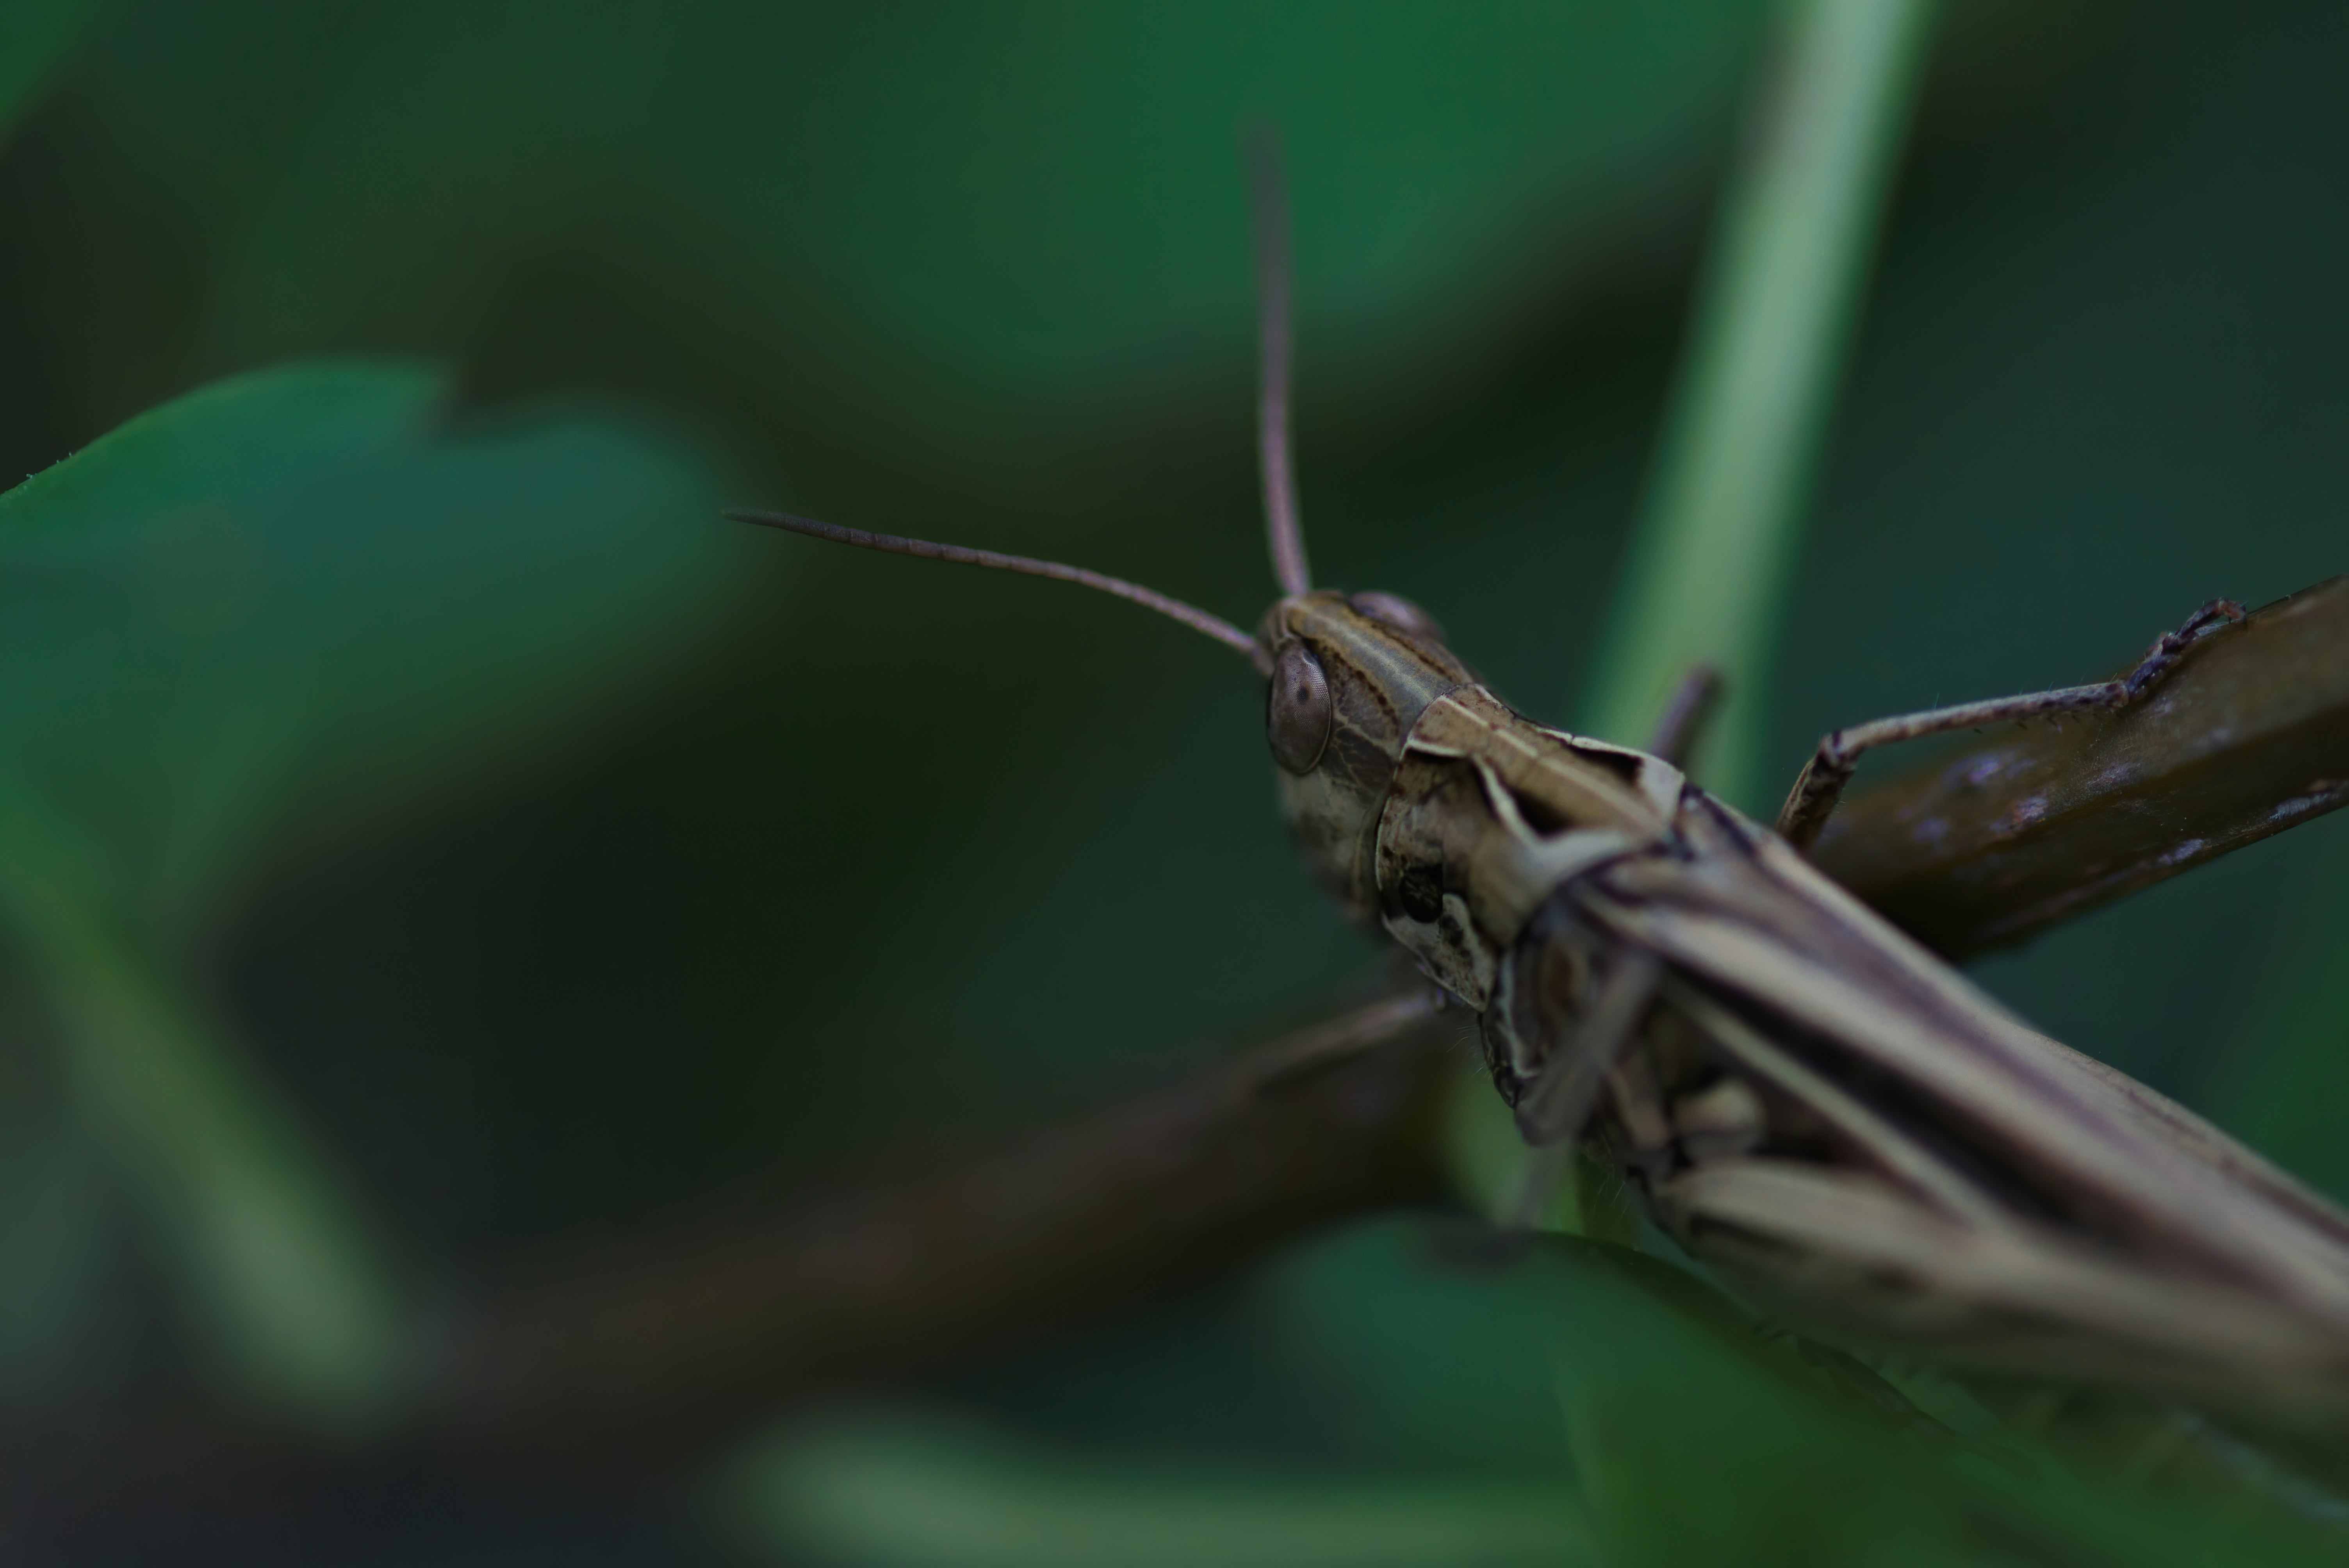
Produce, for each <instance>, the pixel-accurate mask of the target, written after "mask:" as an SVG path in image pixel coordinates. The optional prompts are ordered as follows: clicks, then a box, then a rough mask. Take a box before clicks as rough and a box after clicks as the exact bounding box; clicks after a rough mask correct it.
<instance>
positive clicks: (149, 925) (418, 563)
mask: <svg viewBox="0 0 2349 1568" xmlns="http://www.w3.org/2000/svg"><path fill="white" fill-rule="evenodd" d="M446 397H447V388H446V386H445V383H444V381H443V379H442V378H441V377H439V376H438V375H435V374H433V373H431V372H429V371H426V370H422V369H417V368H409V367H397V366H357V365H346V366H296V367H291V368H286V369H281V370H274V371H269V372H264V373H260V374H256V375H254V376H249V377H241V378H239V379H236V380H233V381H230V382H226V383H222V384H220V385H218V386H215V387H209V388H206V389H205V390H203V391H201V392H198V393H195V394H192V395H191V396H190V397H185V398H182V399H181V400H179V401H178V402H176V403H172V404H171V405H168V406H166V407H162V408H160V409H157V410H155V411H154V412H152V413H150V414H148V415H145V416H142V417H141V418H138V419H135V420H133V421H132V422H131V423H130V424H129V425H127V426H125V427H124V428H121V429H120V430H118V431H116V432H114V433H113V434H111V435H109V436H108V437H106V438H103V439H101V440H99V441H97V442H95V443H93V444H92V445H91V446H90V447H89V448H88V449H86V450H84V451H82V452H80V453H78V454H77V455H76V456H75V457H73V458H71V459H67V461H65V462H63V463H60V464H58V465H57V466H56V467H55V468H52V469H48V470H47V471H45V472H43V473H41V474H39V475H37V476H36V477H34V478H33V479H31V480H27V481H26V483H25V484H23V485H20V486H18V487H17V488H16V489H15V490H11V491H9V492H8V493H7V494H5V495H0V627H5V629H0V729H5V740H0V909H5V915H6V917H7V920H8V923H9V926H10V928H11V931H12V934H13V935H14V937H15V939H16V946H17V948H18V950H19V952H20V953H21V954H23V956H24V957H25V959H26V971H27V972H28V973H29V974H30V975H32V976H33V977H34V979H35V981H36V987H37V988H38V990H39V991H40V992H41V994H42V997H43V1000H44V1002H45V1003H46V1006H47V1008H48V1009H49V1010H50V1011H51V1012H52V1013H53V1014H54V1015H55V1016H56V1017H57V1019H58V1020H59V1022H60V1023H61V1025H62V1026H63V1028H62V1033H63V1035H64V1037H65V1046H64V1050H65V1056H66V1058H67V1068H68V1070H67V1074H66V1075H65V1077H66V1081H67V1083H68V1084H69V1085H70V1087H71V1088H72V1089H73V1090H74V1091H75V1092H76V1094H77V1096H78V1100H79V1102H80V1106H81V1109H82V1113H83V1116H84V1118H85V1119H87V1121H88V1124H89V1125H90V1126H92V1127H93V1128H95V1129H97V1130H98V1131H100V1132H101V1133H102V1134H103V1135H104V1136H105V1137H106V1138H107V1140H109V1144H110V1146H111V1148H112V1150H113V1151H114V1155H115V1158H116V1161H117V1162H118V1164H119V1167H120V1168H121V1169H122V1170H123V1171H125V1172H126V1173H127V1174H128V1176H129V1178H130V1181H131V1184H132V1186H133V1188H134V1190H135V1191H137V1192H138V1194H139V1196H140V1199H141V1200H142V1204H143V1206H144V1208H145V1209H146V1210H147V1212H148V1213H149V1215H150V1218H151V1219H152V1220H153V1221H154V1222H155V1223H156V1234H157V1239H158V1241H159V1243H160V1246H161V1248H162V1250H163V1252H164V1254H165V1255H166V1256H168V1257H170V1258H171V1259H172V1261H173V1262H174V1264H176V1266H177V1270H178V1274H177V1277H178V1278H179V1279H180V1280H181V1284H182V1294H183V1295H184V1297H185V1298H186V1300H187V1303H188V1305H189V1307H190V1310H191V1314H192V1315H193V1316H194V1318H195V1319H196V1321H197V1322H198V1323H199V1324H201V1325H202V1327H203V1329H204V1331H205V1335H206V1337H207V1338H208V1340H209V1341H210V1343H211V1344H212V1346H213V1350H214V1353H215V1355H216V1357H218V1358H220V1359H221V1360H222V1361H223V1363H224V1364H225V1366H226V1368H227V1370H228V1371H229V1373H230V1375H231V1377H233V1380H234V1381H235V1382H236V1383H237V1384H238V1385H239V1386H240V1387H242V1388H243V1390H244V1391H245V1392H246V1393H247V1394H248V1395H251V1396H254V1397H257V1398H264V1399H266V1400H269V1401H271V1402H274V1403H277V1404H280V1405H285V1406H289V1407H291V1408H295V1409H298V1410H302V1411H304V1412H305V1413H308V1414H310V1415H313V1416H319V1417H326V1418H340V1419H347V1418H354V1417H357V1416H359V1415H363V1414H365V1413H367V1412H368V1411H369V1410H372V1409H374V1408H378V1407H379V1406H380V1404H381V1403H382V1401H383V1400H384V1399H385V1398H388V1397H389V1395H390V1394H391V1393H392V1392H393V1389H392V1387H391V1382H390V1380H391V1378H392V1377H393V1376H394V1374H395V1371H396V1367H394V1364H393V1358H394V1357H395V1356H396V1355H397V1353H398V1348H399V1341H400V1338H401V1336H402V1334H403V1333H404V1330H405V1325H404V1324H403V1323H402V1322H401V1321H400V1315H399V1313H400V1308H399V1305H398V1299H397V1295H396V1293H395V1291H394V1289H393V1287H392V1285H391V1284H390V1282H389V1279H388V1273H389V1271H388V1267H387V1265H386V1264H384V1263H383V1262H382V1260H381V1259H379V1258H378V1257H377V1256H376V1255H375V1249H374V1247H373V1246H372V1245H371V1243H370V1242H369V1239H368V1238H367V1235H366V1233H365V1230H364V1227H363V1226H362V1225H361V1224H360V1222H358V1221H357V1218H356V1217H355V1209H356V1205H354V1204H353V1203H352V1202H351V1201H350V1200H349V1199H348V1198H347V1196H345V1195H344V1194H343V1193H342V1192H341V1191H339V1190H338V1188H339V1184H338V1183H337V1182H336V1180H335V1179H334V1178H333V1176H332V1175H331V1174H330V1172H329V1171H328V1170H327V1169H326V1166H325V1165H324V1164H323V1163H322V1162H321V1161H318V1160H317V1159H316V1156H315V1155H314V1154H313V1153H312V1152H311V1151H310V1150H309V1149H308V1147H307V1143H306V1140H305V1138H304V1136H303V1135H302V1133H301V1132H300V1131H299V1130H298V1129H297V1127H296V1126H295V1118H294V1117H293V1116H292V1115H291V1114H289V1113H288V1112H287V1110H286V1109H285V1108H284V1107H283V1106H281V1105H280V1104H278V1103H277V1099H276V1097H275V1095H274V1093H273V1092H272V1091H271V1089H270V1088H268V1086H267V1085H265V1084H264V1083H263V1082H261V1081H259V1080H258V1079H257V1078H256V1077H255V1076H254V1073H253V1072H252V1070H251V1068H249V1067H248V1066H247V1065H246V1064H244V1063H243V1061H241V1060H240V1058H239V1057H238V1055H237V1053H236V1051H235V1050H234V1048H233V1047H232V1046H231V1045H230V1043H229V1042H228V1039H227V1037H226V1036H227V1031H226V1030H225V1029H224V1028H223V1027H222V1026H221V1025H220V1024H219V1023H217V1022H216V1021H214V1020H213V1019H212V1017H211V1016H210V1012H209V1009H207V1008H206V1007H204V1006H202V1005H200V1004H199V1003H197V1002H196V1001H195V1000H194V999H193V998H192V996H191V995H190V994H189V989H188V987H187V985H185V983H184V982H183V981H182V980H181V978H179V977H178V976H177V975H174V973H173V972H172V965H171V963H170V962H169V961H168V960H167V959H166V958H165V957H164V956H163V954H167V953H170V952H171V950H172V946H173V944H174V942H175V940H176V939H177V935H178V932H177V929H176V927H175V925H174V924H173V923H170V922H158V921H157V920H156V919H155V916H156V915H157V914H158V913H160V912H161V910H162V909H164V908H170V907H171V906H183V905H184V904H185V903H186V901H187V899H188V898H189V897H190V896H191V895H192V894H194V893H196V892H203V891H211V890H213V889H214V888H215V887H216V884H217V883H218V882H219V881H220V880H221V879H222V876H223V874H224V873H225V872H228V871H229V870H230V869H231V868H233V867H235V866H238V865H239V864H241V858H240V857H241V856H242V855H243V853H244V852H245V851H248V850H250V849H251V848H252V847H253V846H254V844H255V843H256V842H257V841H262V840H263V839H264V838H265V837H266V836H267V835H269V834H271V833H273V832H282V831H284V830H285V829H286V826H287V823H286V818H287V814H288V813H289V812H291V811H293V810H295V808H297V807H299V808H302V809H303V810H304V811H305V813H306V817H305V820H311V821H316V820H320V819H323V818H331V817H334V816H336V815H340V814H347V812H348V811H349V810H352V809H354V808H353V802H352V801H351V800H350V799H337V798H336V797H337V796H353V795H355V796H357V797H358V798H359V799H360V800H361V801H364V802H370V803H381V802H384V801H386V800H388V799H393V798H396V797H397V796H398V794H399V793H400V792H401V791H402V790H403V789H412V788H413V787H414V786H415V785H417V784H418V783H419V782H420V781H423V780H425V779H429V778H431V777H432V776H433V775H434V773H435V772H436V771H437V770H438V769H441V768H444V767H445V766H447V764H448V762H449V761H450V758H452V757H453V756H455V755H458V754H460V753H463V752H467V751H469V750H471V749H477V748H480V747H481V745H482V744H483V743H484V742H486V741H489V740H491V739H492V738H494V739H496V740H497V741H498V742H499V743H501V744H502V745H507V746H511V745H512V744H513V742H514V738H515V737H516V735H521V736H524V737H531V736H543V735H544V734H546V733H547V730H546V724H547V720H548V718H549V717H550V710H554V709H558V708H561V709H575V708H576V707H579V706H580V705H581V702H582V697H583V690H582V688H585V691H586V692H588V693H593V692H595V690H596V689H597V688H600V687H604V686H609V685H610V684H611V683H613V682H614V681H616V680H619V679H622V678H624V677H625V676H626V674H627V673H628V672H629V671H630V669H631V666H633V665H637V664H640V663H641V661H642V660H643V659H644V658H645V657H646V656H647V655H648V654H651V653H654V652H657V650H658V648H659V647H660V646H661V645H662V644H663V641H664V639H665V638H669V639H673V638H674V637H675V636H676V634H678V630H679V623H680V622H681V621H682V620H683V619H684V618H685V617H686V616H687V615H688V614H690V612H691V611H692V610H693V609H694V607H695V606H696V605H697V604H698V603H700V602H701V601H703V600H704V599H705V598H706V597H707V595H708V593H709V591H710V590H711V589H712V587H713V586H714V585H715V583H716V581H717V574H716V572H715V566H716V563H717V562H719V560H720V559H721V552H720V547H719V545H718V543H717V542H716V541H717V540H718V538H719V524H718V523H717V522H716V521H715V519H714V517H713V511H714V507H715V505H716V498H715V495H714V493H713V488H712V485H711V482H710V480H709V477H708V476H707V475H706V474H705V473H704V472H703V471H702V469H700V468H699V467H698V465H697V464H696V463H695V462H694V461H693V460H691V459H688V458H686V457H683V456H680V455H679V454H678V453H676V452H674V451H671V450H669V449H666V448H664V447H663V446H661V445H659V444H657V443H655V442H652V441H650V440H648V439H647V438H643V437H641V436H636V435H633V434H631V433H629V432H627V431H626V430H624V429H621V428H617V427H615V426H611V425H608V424H603V425H599V424H595V423H589V422H585V421H583V420H571V421H565V422H561V423H555V422H548V421H543V420H542V421H538V422H535V423H532V424H527V425H518V426H513V427H512V428H507V429H505V430H503V431H499V432H489V431H482V432H477V433H473V434H453V433H450V432H449V431H448V430H447V429H446V428H444V427H445V420H444V418H443V414H442V408H443V405H444V403H445V401H446ZM322 796H323V797H326V799H320V797H322ZM159 888H160V890H162V891H164V892H175V893H176V894H177V895H178V896H177V897H173V898H167V899H162V900H159V899H158V898H157V896H156V895H157V893H158V891H159ZM141 915H144V916H145V917H146V918H145V919H143V920H142V919H140V916H141ZM182 917H183V918H184V914H183V913H182Z"/></svg>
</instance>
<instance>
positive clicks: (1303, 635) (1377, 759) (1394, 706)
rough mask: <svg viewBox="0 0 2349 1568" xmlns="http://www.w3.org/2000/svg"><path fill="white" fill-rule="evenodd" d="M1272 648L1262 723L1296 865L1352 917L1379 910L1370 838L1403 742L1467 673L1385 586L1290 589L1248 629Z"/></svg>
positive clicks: (1430, 627)
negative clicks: (1298, 859)
mask: <svg viewBox="0 0 2349 1568" xmlns="http://www.w3.org/2000/svg"><path fill="white" fill-rule="evenodd" d="M1442 637H1443V634H1442V633H1441V632H1440V631H1439V630H1438V629H1437V627H1436V624H1435V623H1434V622H1433V620H1432V619H1430V618H1429V617H1428V615H1427V614H1426V613H1425V612H1423V611H1422V610H1421V609H1419V607H1418V606H1416V605H1414V604H1413V603H1410V602H1408V601H1407V600H1403V599H1399V598H1397V597H1396V596H1395V595H1393V594H1392V593H1356V594H1353V595H1351V596H1350V597H1349V596H1348V595H1346V594H1343V593H1335V592H1332V591H1330V590H1327V589H1324V590H1319V591H1317V592H1310V593H1291V594H1289V595H1288V597H1286V598H1284V599H1282V600H1280V601H1279V602H1278V603H1276V604H1274V605H1273V607H1272V609H1271V610H1270V611H1269V612H1268V614H1266V616H1265V618H1264V622H1263V624H1262V625H1261V626H1260V627H1259V628H1258V630H1257V641H1258V643H1259V644H1260V645H1262V646H1263V647H1264V648H1265V649H1267V650H1268V653H1269V654H1270V655H1271V661H1272V671H1271V681H1270V684H1269V686H1268V688H1267V690H1266V694H1265V732H1266V738H1268V740H1269V741H1270V742H1271V744H1272V756H1273V760H1274V762H1275V763H1276V764H1278V779H1279V781H1280V803H1281V811H1282V814H1283V815H1284V816H1285V817H1286V818H1287V819H1288V826H1289V830H1290V831H1291V832H1293V833H1295V834H1296V836H1297V841H1298V845H1299V848H1301V849H1302V850H1303V851H1304V852H1305V859H1306V863H1307V864H1308V865H1309V867H1310V868H1311V870H1312V872H1313V874H1314V876H1315V877H1316V878H1317V879H1319V882H1321V884H1322V886H1324V887H1326V888H1328V889H1329V890H1330V892H1331V893H1332V894H1334V895H1335V896H1336V897H1337V898H1338V900H1339V901H1340V903H1343V904H1344V905H1345V906H1346V910H1347V913H1350V914H1351V915H1352V916H1354V917H1355V918H1356V919H1361V920H1367V919H1369V918H1371V915H1373V914H1374V913H1376V911H1377V908H1378V894H1377V884H1376V882H1375V880H1374V866H1373V863H1372V847H1373V842H1374V841H1375V839H1376V836H1377V833H1378V821H1379V812H1380V810H1381V807H1382V806H1383V805H1384V804H1385V801H1386V795H1387V787H1388V785H1389V784H1390V783H1391V782H1392V779H1393V778H1394V769H1395V764H1396V762H1397V761H1398V760H1399V759H1400V758H1402V747H1403V741H1404V740H1405V739H1406V738H1408V737H1409V736H1410V734H1411V727H1412V726H1413V724H1414V723H1416V722H1417V721H1418V718H1419V716H1420V714H1421V712H1422V711H1423V710H1424V709H1425V708H1426V707H1427V705H1428V704H1429V703H1431V702H1433V701H1434V700H1435V699H1436V698H1437V697H1439V696H1443V695H1444V693H1445V692H1447V691H1451V690H1453V689H1454V687H1457V686H1466V685H1468V684H1469V683H1470V682H1471V681H1473V680H1474V679H1475V677H1474V676H1471V675H1470V674H1469V673H1468V670H1467V668H1466V667H1465V666H1464V665H1462V664H1461V663H1460V661H1459V660H1458V659H1456V658H1454V656H1453V655H1452V653H1451V651H1450V650H1449V649H1447V648H1446V647H1444V643H1443V641H1442Z"/></svg>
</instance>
